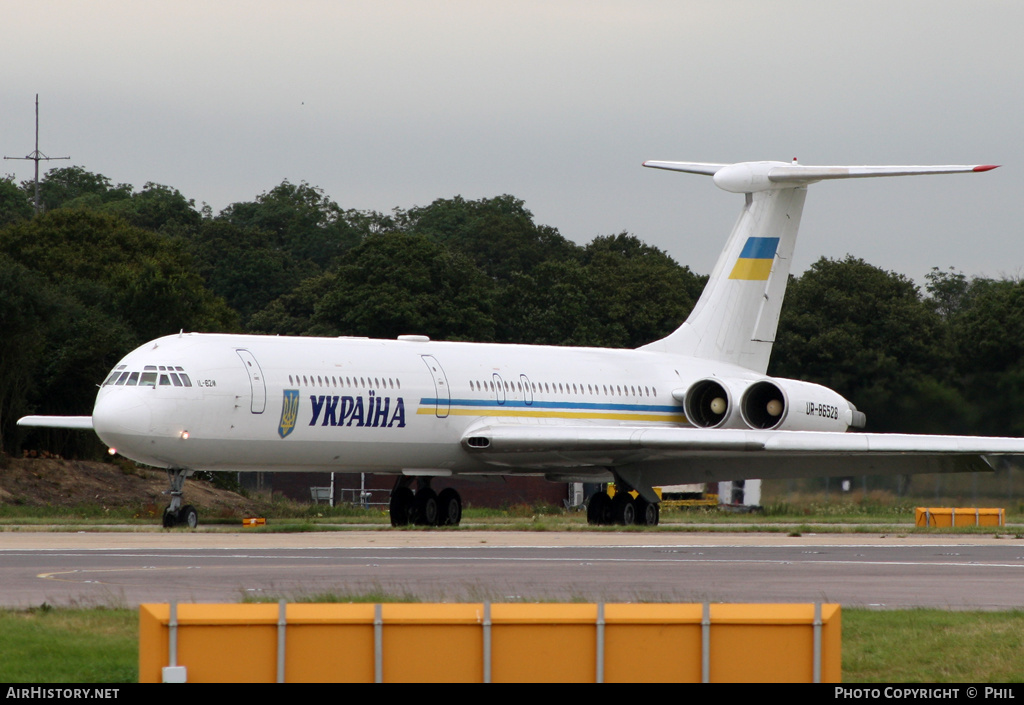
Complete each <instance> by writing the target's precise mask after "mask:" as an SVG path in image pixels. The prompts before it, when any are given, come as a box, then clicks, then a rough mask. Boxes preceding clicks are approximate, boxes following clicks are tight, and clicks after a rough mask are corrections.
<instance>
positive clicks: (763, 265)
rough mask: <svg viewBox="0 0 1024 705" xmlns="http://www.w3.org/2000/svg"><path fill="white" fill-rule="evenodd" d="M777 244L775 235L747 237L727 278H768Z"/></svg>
mask: <svg viewBox="0 0 1024 705" xmlns="http://www.w3.org/2000/svg"><path fill="white" fill-rule="evenodd" d="M778 246H779V238H777V237H748V238H747V241H746V243H744V245H743V251H742V252H740V256H739V258H738V259H737V260H736V265H735V266H734V267H733V268H732V274H730V275H729V278H730V279H748V280H755V281H764V280H766V279H768V275H769V274H771V273H772V262H774V261H775V250H776V249H777V248H778Z"/></svg>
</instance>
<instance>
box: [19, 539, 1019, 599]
mask: <svg viewBox="0 0 1024 705" xmlns="http://www.w3.org/2000/svg"><path fill="white" fill-rule="evenodd" d="M1022 580H1024V541H1022V540H1018V539H1013V538H1008V537H1007V538H996V537H992V536H978V537H964V536H955V537H954V536H947V537H889V536H870V535H854V534H824V535H819V536H808V535H804V536H799V537H789V536H784V535H771V534H761V535H756V534H754V535H752V534H692V533H668V532H622V533H610V532H493V531H490V532H484V531H458V532H430V531H389V530H386V531H345V532H331V533H310V534H244V533H187V532H159V533H156V532H152V533H74V534H71V533H42V532H40V533H32V532H23V531H18V532H3V533H0V605H2V606H5V607H17V608H23V607H31V606H38V605H41V604H43V603H49V604H51V605H85V606H91V605H102V606H129V607H134V606H136V605H138V604H139V603H142V602H167V601H169V600H178V601H180V602H237V601H239V600H240V599H243V598H245V597H252V598H270V599H281V598H285V599H296V598H308V597H315V596H317V595H332V596H335V597H338V596H341V597H344V596H358V595H364V594H368V593H372V594H375V595H381V596H383V597H382V598H381V599H385V600H386V599H394V598H397V597H404V596H409V597H415V598H418V599H420V600H422V601H448V602H452V601H481V600H491V601H494V602H501V601H512V600H514V601H522V600H527V601H532V600H540V601H548V600H551V601H560V600H584V601H597V600H603V601H606V602H636V601H646V602H658V601H666V602H703V601H712V602H815V601H822V602H838V603H840V604H842V605H844V606H846V607H874V608H879V609H886V608H906V607H938V608H950V609H984V610H999V609H1012V608H1022V607H1024V596H1022V593H1021V591H1020V589H1019V586H1020V585H1021V581H1022Z"/></svg>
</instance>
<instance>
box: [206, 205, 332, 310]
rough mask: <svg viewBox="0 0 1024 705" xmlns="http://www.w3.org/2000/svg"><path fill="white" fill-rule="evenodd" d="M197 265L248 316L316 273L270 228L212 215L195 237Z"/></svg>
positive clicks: (213, 287) (209, 283) (214, 288)
mask: <svg viewBox="0 0 1024 705" xmlns="http://www.w3.org/2000/svg"><path fill="white" fill-rule="evenodd" d="M189 242H190V249H191V251H192V254H193V256H194V259H195V263H196V271H197V272H198V273H199V274H200V276H202V277H203V279H204V280H205V281H206V285H207V286H208V287H209V288H210V290H211V291H213V293H215V294H216V295H218V296H221V297H223V298H224V300H225V301H227V303H228V305H229V306H231V307H232V308H233V309H235V310H236V311H238V313H239V314H240V315H241V316H242V320H243V322H247V321H248V319H249V317H250V316H252V315H253V314H254V313H256V312H257V311H260V310H262V309H264V308H266V307H267V306H268V305H269V304H270V302H271V301H273V300H275V299H276V298H278V297H279V296H282V295H284V294H286V293H288V292H289V291H291V290H293V289H294V288H295V287H296V286H298V285H299V284H300V283H301V282H302V281H303V280H304V279H306V278H309V277H310V276H311V275H313V274H316V273H317V272H316V271H312V272H311V271H310V268H309V267H304V266H303V264H302V262H301V261H298V260H296V259H295V258H294V257H290V256H289V254H288V253H287V252H285V251H284V250H282V249H281V248H279V247H277V246H276V245H275V238H274V236H273V235H272V234H271V233H268V232H267V231H265V230H259V229H258V228H253V227H241V226H238V225H234V224H232V223H229V222H227V221H224V220H207V221H204V222H203V223H202V225H201V226H200V227H199V229H198V231H197V232H196V234H195V235H194V237H192V238H191V239H190V241H189Z"/></svg>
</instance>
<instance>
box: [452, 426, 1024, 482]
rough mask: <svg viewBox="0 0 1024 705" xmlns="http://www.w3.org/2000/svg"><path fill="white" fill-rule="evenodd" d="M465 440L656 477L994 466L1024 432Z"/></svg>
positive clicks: (610, 431)
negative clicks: (1014, 434) (1006, 435)
mask: <svg viewBox="0 0 1024 705" xmlns="http://www.w3.org/2000/svg"><path fill="white" fill-rule="evenodd" d="M462 445H463V447H464V448H466V450H468V451H470V452H473V453H474V454H475V455H476V456H477V457H478V458H479V459H480V460H482V461H484V462H486V463H488V464H491V465H497V466H504V467H509V468H518V469H519V470H520V471H529V470H531V469H533V470H545V474H547V475H549V476H552V477H553V476H558V477H566V478H568V477H578V478H580V479H586V476H588V475H591V474H592V473H593V472H595V471H596V472H604V473H607V470H606V469H607V468H609V467H614V468H616V471H617V472H620V474H623V476H626V473H627V472H640V473H642V474H644V476H645V479H646V480H647V481H649V482H650V483H651V484H665V483H668V482H672V483H676V482H679V483H682V482H712V481H722V480H742V479H752V478H761V479H766V478H792V477H810V476H846V475H876V474H912V473H922V472H924V473H930V472H972V471H981V470H991V469H992V465H991V463H990V461H989V460H987V458H988V457H989V456H999V455H1024V439H1021V438H995V437H987V436H930V435H912V434H888V433H826V432H815V431H759V430H743V429H700V428H669V427H631V426H617V427H608V426H583V425H576V426H539V425H534V426H531V425H527V424H508V423H488V424H485V425H480V426H477V427H476V428H473V429H470V431H469V432H468V433H467V434H466V435H465V436H464V438H463V440H462ZM558 468H562V470H558ZM570 468H572V470H571V471H570ZM587 468H589V469H590V470H587Z"/></svg>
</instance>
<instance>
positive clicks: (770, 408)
mask: <svg viewBox="0 0 1024 705" xmlns="http://www.w3.org/2000/svg"><path fill="white" fill-rule="evenodd" d="M740 413H741V415H742V417H743V421H744V422H745V423H746V425H747V426H749V427H750V428H756V429H765V430H767V429H772V430H779V431H839V432H842V431H846V430H847V429H848V428H851V427H853V428H863V427H864V423H865V418H864V414H863V413H861V412H859V411H857V407H855V406H854V405H853V404H851V403H850V402H848V401H847V400H846V399H844V398H843V397H842V396H840V395H839V394H837V393H836V392H834V391H832V390H831V389H829V388H828V387H822V386H821V385H820V384H812V383H811V382H800V381H797V380H793V379H763V380H761V381H760V382H755V383H754V384H752V385H750V386H749V387H747V389H746V391H745V392H744V393H743V397H742V398H741V400H740Z"/></svg>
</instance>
